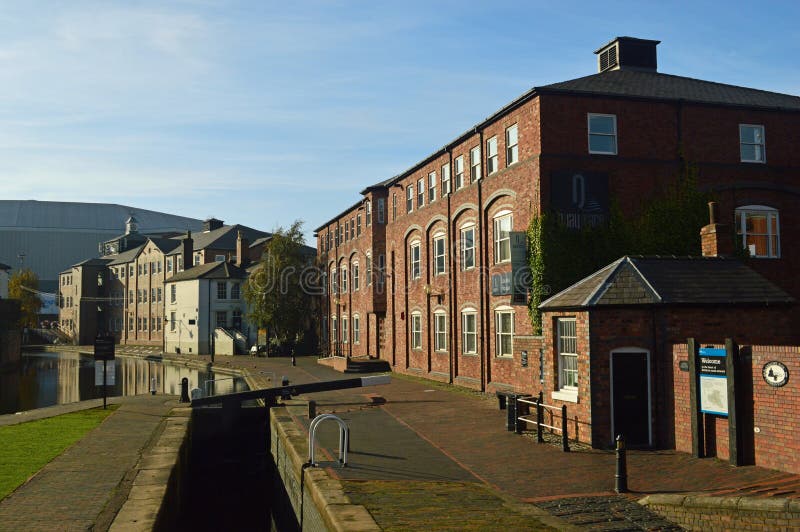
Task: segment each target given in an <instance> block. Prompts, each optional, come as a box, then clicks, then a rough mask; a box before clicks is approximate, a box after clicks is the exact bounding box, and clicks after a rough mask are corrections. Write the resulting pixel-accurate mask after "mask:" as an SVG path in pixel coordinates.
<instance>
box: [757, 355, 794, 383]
mask: <svg viewBox="0 0 800 532" xmlns="http://www.w3.org/2000/svg"><path fill="white" fill-rule="evenodd" d="M761 375H762V376H763V377H764V380H765V381H767V384H769V385H770V386H775V387H776V388H780V387H781V386H783V385H784V384H786V383H787V382H789V368H787V367H786V366H785V365H784V364H783V363H782V362H778V361H777V360H773V361H771V362H767V363H766V364H764V368H763V369H762V370H761Z"/></svg>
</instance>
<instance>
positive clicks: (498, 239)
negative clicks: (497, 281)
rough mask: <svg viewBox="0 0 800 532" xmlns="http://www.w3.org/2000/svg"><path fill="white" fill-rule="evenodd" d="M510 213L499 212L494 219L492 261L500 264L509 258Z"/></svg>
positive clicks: (511, 222) (511, 220) (511, 223)
mask: <svg viewBox="0 0 800 532" xmlns="http://www.w3.org/2000/svg"><path fill="white" fill-rule="evenodd" d="M512 225H513V219H512V215H511V213H505V214H500V215H498V216H495V219H494V263H495V264H500V263H503V262H509V261H510V260H511V227H512Z"/></svg>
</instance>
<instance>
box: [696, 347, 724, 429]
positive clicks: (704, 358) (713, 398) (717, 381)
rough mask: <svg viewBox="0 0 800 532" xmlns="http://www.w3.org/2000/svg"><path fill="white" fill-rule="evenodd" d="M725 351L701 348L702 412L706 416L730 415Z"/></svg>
mask: <svg viewBox="0 0 800 532" xmlns="http://www.w3.org/2000/svg"><path fill="white" fill-rule="evenodd" d="M725 357H726V353H725V350H724V349H715V348H711V347H701V348H700V356H699V358H700V359H699V360H698V362H699V364H698V366H699V367H700V411H701V412H704V413H706V414H717V415H720V416H727V415H728V374H727V371H726V369H725Z"/></svg>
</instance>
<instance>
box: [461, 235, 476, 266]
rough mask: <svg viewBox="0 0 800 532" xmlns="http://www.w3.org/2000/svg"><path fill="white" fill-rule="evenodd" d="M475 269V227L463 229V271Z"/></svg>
mask: <svg viewBox="0 0 800 532" xmlns="http://www.w3.org/2000/svg"><path fill="white" fill-rule="evenodd" d="M474 267H475V226H474V225H471V226H469V227H463V228H461V269H462V270H469V269H471V268H474Z"/></svg>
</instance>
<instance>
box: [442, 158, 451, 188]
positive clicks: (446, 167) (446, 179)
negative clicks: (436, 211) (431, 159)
mask: <svg viewBox="0 0 800 532" xmlns="http://www.w3.org/2000/svg"><path fill="white" fill-rule="evenodd" d="M445 194H450V163H447V164H443V165H442V196H444V195H445Z"/></svg>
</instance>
